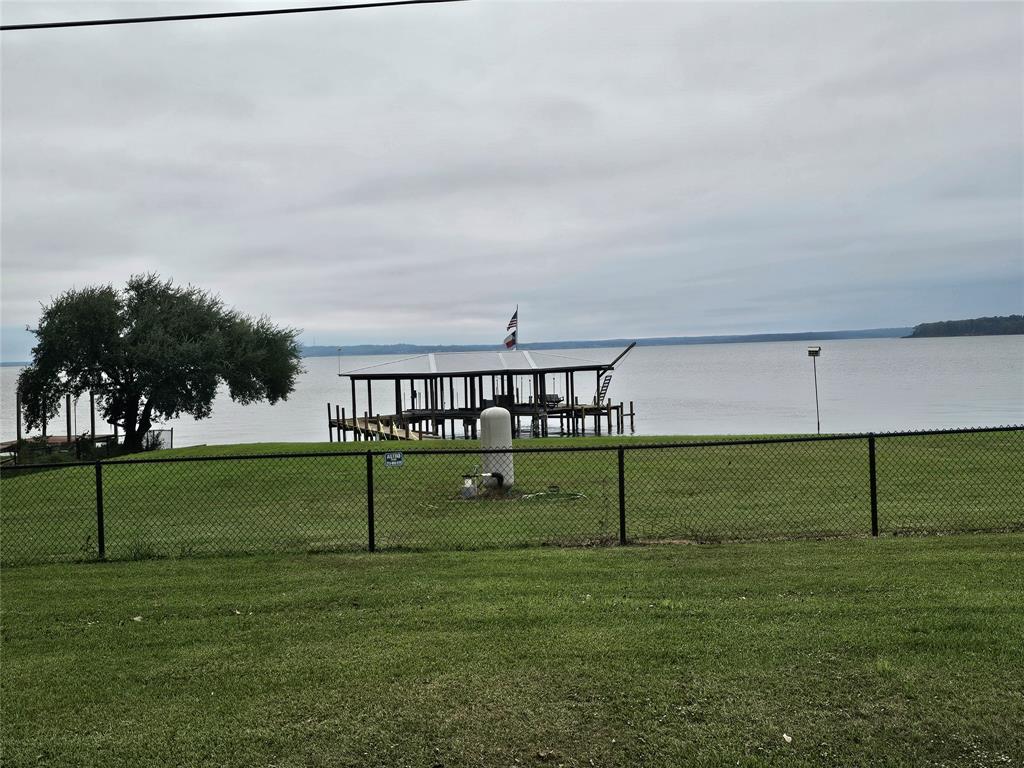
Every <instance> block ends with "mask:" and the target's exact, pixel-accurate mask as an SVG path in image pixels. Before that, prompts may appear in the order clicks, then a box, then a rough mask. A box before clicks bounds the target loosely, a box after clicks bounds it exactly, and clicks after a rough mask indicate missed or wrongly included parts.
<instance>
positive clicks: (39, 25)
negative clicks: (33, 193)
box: [0, 0, 469, 32]
mask: <svg viewBox="0 0 1024 768" xmlns="http://www.w3.org/2000/svg"><path fill="white" fill-rule="evenodd" d="M464 2H469V0H380V1H379V2H373V3H347V4H345V5H317V6H306V7H298V8H266V9H263V10H259V11H220V12H217V13H178V14H173V15H169V16H130V17H125V18H116V19H81V20H75V21H46V22H36V23H30V24H3V25H0V31H3V32H14V31H16V30H27V29H63V28H67V27H100V26H109V25H113V24H152V23H156V22H164V21H200V20H207V19H236V18H242V17H250V16H281V15H284V14H292V13H323V12H326V11H355V10H359V9H362V8H386V7H391V6H396V5H431V4H435V3H464Z"/></svg>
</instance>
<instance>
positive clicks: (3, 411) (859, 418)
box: [0, 336, 1024, 446]
mask: <svg viewBox="0 0 1024 768" xmlns="http://www.w3.org/2000/svg"><path fill="white" fill-rule="evenodd" d="M821 346H822V353H821V357H820V358H818V391H819V398H820V403H821V428H822V431H826V432H867V431H876V432H882V431H890V430H904V429H941V428H950V427H967V426H995V425H1001V424H1021V423H1024V336H986V337H973V338H947V339H850V340H838V341H824V342H821ZM563 354H567V355H571V356H574V357H581V358H588V359H598V360H609V359H611V358H612V357H614V355H615V354H616V351H615V350H607V349H605V350H595V349H582V350H565V351H564V352H563ZM393 359H397V358H394V357H385V356H375V357H342V358H341V361H340V364H341V369H342V370H351V369H355V368H360V367H363V366H366V365H372V364H374V363H379V362H385V361H388V360H393ZM305 365H306V368H307V370H306V373H305V374H304V375H303V376H302V377H301V379H300V380H299V382H298V384H297V386H296V388H295V392H294V393H293V394H292V396H291V397H290V398H289V400H288V401H287V402H285V403H279V404H277V405H275V406H269V405H265V404H263V405H251V406H245V407H243V406H239V405H236V404H235V403H232V402H231V400H230V399H229V398H228V397H227V395H226V394H222V395H221V396H219V397H218V400H217V402H216V404H215V406H214V410H213V416H212V417H211V418H209V419H206V420H204V421H194V420H193V419H178V420H175V421H173V422H171V423H169V424H167V425H165V426H170V427H173V428H174V443H175V445H176V446H184V445H195V444H201V443H208V444H215V443H242V442H267V441H283V442H290V441H325V440H326V439H327V425H326V418H327V414H326V409H327V405H326V404H327V403H328V402H331V403H340V404H342V405H345V406H346V407H348V402H349V397H350V389H349V384H348V380H347V379H340V378H338V370H339V360H338V359H337V358H324V357H321V358H310V359H307V360H306V361H305ZM19 370H20V369H19V368H16V367H4V368H0V384H2V388H0V439H3V440H8V439H12V438H13V437H14V433H15V421H14V382H15V380H16V379H17V375H18V371H19ZM592 381H593V380H592V379H591V378H590V376H589V375H586V376H583V375H581V376H579V377H578V378H577V382H578V383H577V394H578V396H579V398H580V400H581V401H584V400H585V399H589V398H590V397H592V396H593V389H592V388H593V383H592ZM587 387H589V389H588V388H587ZM393 391H394V390H393V389H392V388H391V385H389V384H383V385H380V389H379V390H378V389H376V388H375V389H374V393H375V397H376V398H379V399H377V400H376V402H378V403H390V402H392V399H393V397H394V395H393ZM378 392H379V394H378ZM364 393H365V387H362V388H361V391H360V393H359V394H360V400H359V407H360V409H362V408H363V402H362V396H363V394H364ZM608 397H609V398H610V399H611V400H612V401H613V402H616V403H618V402H619V401H626V402H628V401H630V400H632V401H634V403H635V404H636V411H637V416H636V434H639V435H666V434H672V435H675V434H678V435H709V434H737V435H742V434H770V433H802V432H814V430H815V415H814V381H813V378H812V370H811V360H810V359H809V358H808V357H807V343H806V342H767V343H765V342H762V343H754V344H704V345H692V346H675V347H639V348H637V349H634V350H633V351H632V352H631V353H630V354H629V355H628V356H627V357H626V358H625V360H623V361H622V362H621V363H620V365H619V368H618V370H616V372H615V375H614V378H613V380H612V384H611V388H610V390H609V392H608ZM74 418H75V419H76V423H77V428H76V431H77V432H78V433H81V432H85V431H87V430H88V425H89V413H88V398H82V400H81V401H80V402H79V403H78V406H77V408H76V409H75V414H74ZM64 430H65V426H64V416H63V415H61V416H60V417H58V419H56V420H55V422H54V423H52V424H51V426H50V430H49V431H50V433H51V434H63V433H64ZM101 431H107V430H101Z"/></svg>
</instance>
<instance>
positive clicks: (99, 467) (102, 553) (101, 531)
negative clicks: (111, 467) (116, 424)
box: [96, 461, 107, 560]
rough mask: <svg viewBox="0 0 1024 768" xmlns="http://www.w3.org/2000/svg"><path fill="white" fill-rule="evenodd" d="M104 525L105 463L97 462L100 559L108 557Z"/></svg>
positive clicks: (98, 547) (97, 541)
mask: <svg viewBox="0 0 1024 768" xmlns="http://www.w3.org/2000/svg"><path fill="white" fill-rule="evenodd" d="M104 528H105V526H104V525H103V464H102V462H99V461H97V462H96V549H97V550H98V553H99V559H100V560H106V559H107V543H106V536H105V534H106V531H105V530H104Z"/></svg>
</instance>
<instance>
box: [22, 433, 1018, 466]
mask: <svg viewBox="0 0 1024 768" xmlns="http://www.w3.org/2000/svg"><path fill="white" fill-rule="evenodd" d="M1022 430H1024V425H1008V426H999V427H965V428H961V429H924V430H916V431H904V432H856V433H846V434H834V435H794V436H791V437H762V438H757V437H752V438H744V439H736V440H730V439H725V440H699V441H689V442H685V441H684V442H665V443H610V444H607V445H564V446H562V445H554V446H545V447H523V446H515V447H513V448H512V449H502V448H493V449H483V448H479V447H475V448H425V449H416V450H405V449H404V448H402V449H400V448H398V447H397V446H399V445H401V444H400V443H396V444H395V446H396V447H395V448H390V449H388V448H373V449H369V450H346V451H303V452H296V453H251V454H231V455H224V456H167V457H158V456H154V457H152V458H144V459H132V458H125V459H106V460H104V461H100V462H96V461H76V462H68V463H65V464H17V465H13V466H11V465H5V466H3V468H2V471H3V472H4V473H8V472H16V471H19V470H21V471H30V470H36V471H41V470H46V469H63V468H65V467H91V466H95V465H96V464H97V463H99V464H102V465H104V466H123V465H128V464H179V463H187V462H210V461H255V460H261V459H319V458H335V457H341V456H354V457H364V458H365V456H366V455H367V454H369V455H371V456H383V455H385V454H387V453H395V452H398V451H401V453H403V454H406V455H410V456H413V455H418V456H439V455H455V456H458V455H462V456H468V455H475V456H479V455H480V454H482V453H510V452H511V453H513V454H531V453H594V452H607V453H613V452H616V451H618V450H619V449H620V448H621V449H622V450H625V451H639V450H666V449H682V448H725V447H730V446H752V445H782V444H791V443H817V442H835V441H842V440H866V439H867V438H870V437H874V438H876V439H877V440H884V439H886V438H891V437H921V436H927V435H961V434H981V433H993V432H1019V431H1022Z"/></svg>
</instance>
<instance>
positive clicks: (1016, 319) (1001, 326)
mask: <svg viewBox="0 0 1024 768" xmlns="http://www.w3.org/2000/svg"><path fill="white" fill-rule="evenodd" d="M1011 333H1024V315H1007V316H1006V317H975V318H974V319H972V320H944V321H942V322H941V323H921V324H920V325H915V326H914V332H913V333H912V334H910V336H909V337H908V338H911V339H920V338H926V337H929V336H1005V335H1007V334H1011Z"/></svg>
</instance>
